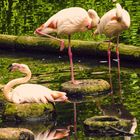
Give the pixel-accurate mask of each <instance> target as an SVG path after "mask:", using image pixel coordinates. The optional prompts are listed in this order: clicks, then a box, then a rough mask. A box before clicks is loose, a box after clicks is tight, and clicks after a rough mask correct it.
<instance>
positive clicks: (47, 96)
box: [3, 63, 68, 104]
mask: <svg viewBox="0 0 140 140" xmlns="http://www.w3.org/2000/svg"><path fill="white" fill-rule="evenodd" d="M10 70H11V71H15V70H18V71H20V72H21V73H24V74H26V76H25V77H22V78H17V79H14V80H12V81H10V82H8V83H7V84H6V85H5V86H4V89H3V92H4V96H5V98H6V99H7V100H8V101H10V102H13V103H17V104H20V103H31V102H36V103H48V101H50V102H59V101H60V102H61V101H64V102H67V101H68V98H67V96H66V93H65V92H60V91H53V90H51V89H49V88H47V87H45V86H42V85H39V84H23V83H26V82H28V81H29V80H30V78H31V71H30V69H29V67H28V66H27V65H25V64H19V63H13V64H12V65H11V66H10ZM19 84H21V85H19ZM16 85H19V86H17V87H16V88H14V89H13V87H14V86H16Z"/></svg>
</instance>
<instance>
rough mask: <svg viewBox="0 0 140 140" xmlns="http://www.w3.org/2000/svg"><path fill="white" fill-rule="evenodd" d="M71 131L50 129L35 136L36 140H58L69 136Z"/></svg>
mask: <svg viewBox="0 0 140 140" xmlns="http://www.w3.org/2000/svg"><path fill="white" fill-rule="evenodd" d="M69 133H70V130H69V129H66V128H63V129H51V130H50V129H48V130H46V131H42V132H41V133H39V134H38V135H37V136H35V140H57V139H62V138H65V137H67V136H69Z"/></svg>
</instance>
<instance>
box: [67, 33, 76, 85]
mask: <svg viewBox="0 0 140 140" xmlns="http://www.w3.org/2000/svg"><path fill="white" fill-rule="evenodd" d="M68 55H69V60H70V69H71V82H72V83H73V84H75V80H74V72H73V60H72V51H71V46H70V35H69V36H68Z"/></svg>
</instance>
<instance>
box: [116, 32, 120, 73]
mask: <svg viewBox="0 0 140 140" xmlns="http://www.w3.org/2000/svg"><path fill="white" fill-rule="evenodd" d="M116 54H117V60H118V61H117V62H118V74H120V56H119V35H118V36H117V46H116Z"/></svg>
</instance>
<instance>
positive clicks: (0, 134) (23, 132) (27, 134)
mask: <svg viewBox="0 0 140 140" xmlns="http://www.w3.org/2000/svg"><path fill="white" fill-rule="evenodd" d="M0 139H3V140H10V139H11V140H23V139H24V140H34V134H33V132H32V131H30V130H28V129H26V128H10V127H8V128H0Z"/></svg>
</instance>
